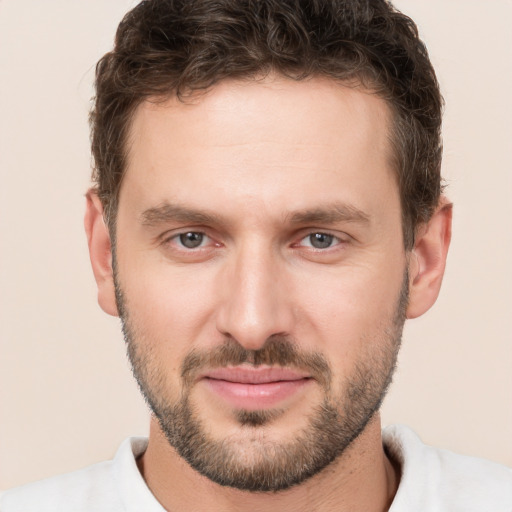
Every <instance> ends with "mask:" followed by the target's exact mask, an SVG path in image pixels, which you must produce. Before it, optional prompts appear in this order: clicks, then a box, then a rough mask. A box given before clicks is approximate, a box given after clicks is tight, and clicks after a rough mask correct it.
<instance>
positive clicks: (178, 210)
mask: <svg viewBox="0 0 512 512" xmlns="http://www.w3.org/2000/svg"><path fill="white" fill-rule="evenodd" d="M140 217H141V221H142V225H143V226H148V227H151V226H158V225H160V224H165V223H168V222H171V221H174V222H182V223H191V224H212V223H219V222H220V217H219V216H218V215H215V214H211V213H207V212H204V211H201V210H192V209H190V208H185V207H184V206H180V205H176V204H169V203H164V204H162V205H160V206H156V207H154V208H148V209H147V210H144V211H143V212H142V214H141V216H140Z"/></svg>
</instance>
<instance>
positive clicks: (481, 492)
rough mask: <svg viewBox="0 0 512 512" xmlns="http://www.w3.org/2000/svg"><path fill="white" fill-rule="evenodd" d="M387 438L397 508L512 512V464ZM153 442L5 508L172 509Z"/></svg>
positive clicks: (397, 436)
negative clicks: (154, 474)
mask: <svg viewBox="0 0 512 512" xmlns="http://www.w3.org/2000/svg"><path fill="white" fill-rule="evenodd" d="M383 439H384V446H385V448H386V450H387V452H388V454H389V455H390V456H391V457H392V458H394V459H395V460H396V461H398V462H399V464H400V465H401V472H402V475H401V479H400V485H399V488H398V491H397V493H396V496H395V499H394V500H393V504H392V505H391V508H390V512H422V511H429V512H512V469H510V468H507V467H504V466H500V465H499V464H495V463H493V462H490V461H486V460H482V459H477V458H474V457H464V456H461V455H456V454H454V453H451V452H448V451H446V450H439V449H437V448H432V447H430V446H426V445H424V444H423V443H422V442H421V441H420V439H419V438H418V437H417V436H416V434H414V432H412V431H411V430H410V429H409V428H407V427H404V426H399V425H395V426H390V427H387V428H385V429H384V431H383ZM146 446H147V439H145V438H129V439H126V440H125V441H124V442H123V443H122V444H121V446H120V448H119V450H118V451H117V454H116V456H115V458H114V459H113V460H112V461H108V462H101V463H99V464H95V465H93V466H90V467H87V468H85V469H82V470H79V471H76V472H73V473H68V474H65V475H61V476H57V477H53V478H49V479H46V480H41V481H40V482H35V483H32V484H28V485H25V486H22V487H18V488H16V489H12V490H9V491H7V492H5V493H4V494H3V495H2V498H1V499H0V511H1V512H64V511H66V512H86V511H87V512H91V511H94V512H120V511H124V512H164V510H165V509H164V508H163V507H162V505H160V503H159V502H158V501H157V500H156V498H155V497H154V496H153V494H152V493H151V491H150V490H149V488H148V487H147V485H146V483H145V482H144V479H143V478H142V476H141V474H140V473H139V470H138V468H137V464H136V458H137V457H138V456H139V455H140V454H141V453H143V452H144V450H145V449H146ZM198 510H199V509H198Z"/></svg>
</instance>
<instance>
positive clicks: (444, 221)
mask: <svg viewBox="0 0 512 512" xmlns="http://www.w3.org/2000/svg"><path fill="white" fill-rule="evenodd" d="M451 225H452V204H451V203H449V202H448V201H447V200H446V198H444V197H443V198H441V201H440V204H439V207H438V208H437V210H436V211H435V213H434V215H433V216H432V218H431V219H430V221H429V222H428V223H427V224H426V225H425V226H422V227H421V228H420V230H419V232H418V234H417V237H416V242H415V244H414V249H413V250H412V253H411V255H410V260H409V304H408V307H407V318H416V317H418V316H420V315H422V314H423V313H425V312H426V311H428V310H429V309H430V308H431V307H432V306H433V304H434V303H435V301H436V299H437V297H438V295H439V290H440V289H441V283H442V280H443V275H444V270H445V266H446V256H447V254H448V248H449V246H450V239H451Z"/></svg>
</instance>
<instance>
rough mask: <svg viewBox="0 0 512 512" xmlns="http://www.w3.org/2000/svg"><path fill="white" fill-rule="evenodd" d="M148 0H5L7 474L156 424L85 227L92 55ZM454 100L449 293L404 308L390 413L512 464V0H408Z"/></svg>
mask: <svg viewBox="0 0 512 512" xmlns="http://www.w3.org/2000/svg"><path fill="white" fill-rule="evenodd" d="M135 3H136V2H134V1H128V0H108V1H105V0H88V1H87V2H84V1H83V0H44V1H41V0H0V173H1V176H0V317H1V318H0V488H3V489H6V488H9V487H11V486H14V485H18V484H21V483H24V482H28V481H31V480H35V479H39V478H42V477H45V476H48V475H53V474H56V473H60V472H65V471H69V470H72V469H76V468H80V467H82V466H84V465H87V464H90V463H93V462H95V461H99V460H103V459H106V458H110V457H112V455H113V454H114V452H115V450H116V448H117V446H118V445H119V443H120V442H121V440H122V439H123V438H124V437H126V436H128V435H134V434H144V433H146V432H147V424H148V413H147V411H146V408H145V405H144V403H143V401H142V399H141V398H139V394H138V390H137V389H136V386H135V384H134V383H133V381H132V377H131V373H130V370H129V367H128V364H127V362H126V358H125V355H124V343H123V340H122V336H121V334H120V329H119V321H118V320H117V319H115V318H111V317H108V316H107V315H105V314H104V313H103V312H102V311H101V310H100V309H99V307H98V306H97V303H96V290H95V283H94V280H93V276H92V272H91V271H90V268H89V261H88V254H87V250H86V241H85V236H84V234H83V228H82V216H83V212H84V197H83V196H84V192H85V191H86V189H87V187H88V186H89V173H90V156H89V138H88V137H89V135H88V126H87V113H88V109H89V106H90V98H91V96H92V95H93V91H92V85H91V84H92V79H93V71H94V65H95V62H96V61H97V60H98V58H99V57H100V56H101V55H102V54H103V53H105V52H106V51H108V50H109V49H110V47H111V45H112V41H113V36H114V32H115V28H116V26H117V24H118V22H119V21H120V19H121V17H122V15H123V14H124V12H126V11H127V10H128V8H130V7H131V6H133V5H134V4H135ZM396 3H397V5H398V6H399V8H401V9H402V10H403V11H404V12H406V13H407V14H409V15H411V16H412V17H413V19H415V20H416V21H417V23H418V25H419V29H420V33H421V35H422V37H423V39H424V40H425V41H426V43H427V46H428V48H429V50H430V54H431V57H432V60H433V62H434V65H435V67H436V69H437V72H438V75H439V80H440V83H441V87H442V90H443V93H444V97H445V100H446V116H445V124H444V141H445V157H444V168H443V169H444V175H445V177H446V180H447V183H448V185H449V187H448V189H447V192H448V195H449V197H450V198H451V199H452V200H453V201H454V203H455V210H454V230H453V232H454V235H453V243H452V248H451V251H450V256H449V263H448V268H447V272H446V277H445V282H444V288H443V290H442V293H441V296H440V298H439V300H438V302H437V304H436V306H435V307H434V308H433V309H432V310H431V311H430V312H429V313H428V314H426V315H425V316H424V317H422V318H421V319H418V320H414V321H411V322H408V323H407V326H406V329H405V335H404V345H403V350H402V353H401V356H400V360H399V370H398V372H397V375H396V378H395V382H394V384H393V386H392V389H391V392H390V394H389V396H388V398H387V399H386V402H385V405H384V408H383V421H384V423H397V422H398V423H406V424H408V425H410V426H412V427H413V428H414V429H415V430H416V431H417V432H418V433H419V434H420V436H421V437H422V439H423V440H424V441H425V442H427V443H431V444H435V445H438V446H443V447H446V448H449V449H451V450H454V451H458V452H463V453H466V454H471V455H476V456H482V457H486V458H490V459H493V460H495V461H498V462H501V463H505V464H509V465H511V464H512V400H511V389H512V372H511V366H512V349H511V341H512V340H511V339H512V307H511V306H512V265H511V263H512V200H511V198H512V186H511V185H512V183H511V181H512V177H511V176H512V173H511V162H512V151H511V147H512V123H511V118H512V101H511V97H512V95H511V91H512V31H511V30H510V22H511V20H512V2H511V1H510V0H493V1H490V2H482V1H480V0H479V1H476V0H428V1H427V0H401V1H398V2H396Z"/></svg>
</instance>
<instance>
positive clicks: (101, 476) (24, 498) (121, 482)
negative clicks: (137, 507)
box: [0, 438, 162, 512]
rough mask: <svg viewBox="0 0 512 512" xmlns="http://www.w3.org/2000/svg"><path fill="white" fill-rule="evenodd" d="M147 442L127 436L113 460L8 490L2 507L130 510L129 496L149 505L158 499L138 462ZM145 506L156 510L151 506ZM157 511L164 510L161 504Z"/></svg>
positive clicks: (4, 510)
mask: <svg viewBox="0 0 512 512" xmlns="http://www.w3.org/2000/svg"><path fill="white" fill-rule="evenodd" d="M146 444H147V441H146V440H145V439H144V438H131V439H127V440H125V441H124V442H123V444H122V445H121V446H120V448H119V450H118V451H117V454H116V456H115V458H114V459H113V460H110V461H106V462H100V463H98V464H94V465H92V466H89V467H87V468H84V469H81V470H78V471H74V472H72V473H67V474H64V475H59V476H56V477H52V478H47V479H45V480H41V481H38V482H34V483H31V484H27V485H23V486H21V487H17V488H15V489H12V490H9V491H6V492H5V493H3V494H2V496H1V498H0V510H1V512H50V511H51V512H64V511H73V512H85V511H91V510H94V511H95V512H103V511H104V512H107V511H108V512H115V511H116V510H128V509H127V508H126V507H125V505H124V502H125V500H126V499H127V498H130V497H133V500H134V502H135V503H137V502H138V503H140V502H142V503H144V506H145V507H146V505H147V504H148V501H149V502H151V501H155V500H154V498H153V497H152V495H151V493H150V491H149V489H148V488H147V487H146V486H145V483H144V480H143V479H142V477H141V475H140V473H139V472H138V470H137V465H136V456H137V452H139V453H142V451H144V449H145V446H146ZM127 489H128V490H127ZM127 493H128V494H127ZM141 496H142V498H141ZM155 503H156V501H155ZM150 505H151V503H150ZM145 509H146V510H153V508H152V507H151V506H148V507H146V508H145ZM155 510H162V509H161V508H159V507H158V508H155Z"/></svg>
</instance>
